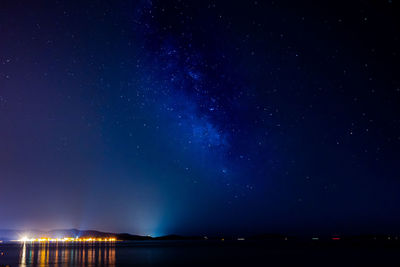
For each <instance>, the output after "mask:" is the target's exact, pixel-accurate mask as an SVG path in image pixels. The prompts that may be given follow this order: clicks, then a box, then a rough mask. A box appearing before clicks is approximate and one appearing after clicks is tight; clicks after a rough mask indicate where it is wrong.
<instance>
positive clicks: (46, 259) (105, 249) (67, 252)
mask: <svg viewBox="0 0 400 267" xmlns="http://www.w3.org/2000/svg"><path fill="white" fill-rule="evenodd" d="M77 265H80V266H82V265H84V266H102V265H105V266H115V244H114V243H106V244H100V245H99V244H90V243H89V244H88V243H77V244H64V243H60V244H59V243H56V244H54V243H39V244H30V243H24V244H23V246H22V248H21V252H20V256H19V266H55V267H64V266H77Z"/></svg>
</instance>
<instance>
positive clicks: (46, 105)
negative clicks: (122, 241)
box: [0, 0, 400, 236]
mask: <svg viewBox="0 0 400 267" xmlns="http://www.w3.org/2000/svg"><path fill="white" fill-rule="evenodd" d="M398 4H399V3H398V2H397V1H396V0H394V1H393V2H392V1H391V0H389V1H367V0H354V1H347V3H341V2H340V1H339V2H338V1H330V0H328V1H322V2H321V1H304V0H301V1H286V0H283V1H278V0H276V1H262V0H257V1H248V0H237V1H224V0H221V1H219V0H215V1H209V0H205V1H188V0H171V1H158V0H154V1H150V0H137V1H43V2H37V1H11V0H10V1H8V0H6V1H1V3H0V36H1V41H0V127H1V131H0V216H1V220H0V228H8V229H32V228H38V229H53V228H72V227H75V228H81V229H98V230H105V231H116V232H130V233H135V234H146V235H147V234H149V235H155V236H157V235H163V234H171V233H176V234H239V233H240V234H254V233H289V234H305V233H313V234H315V233H326V234H328V233H329V234H342V233H353V234H358V233H392V232H393V233H394V232H396V233H399V232H400V228H399V225H400V210H399V203H400V194H399V192H400V191H399V190H400V177H399V173H400V169H399V168H400V110H399V104H400V71H399V69H400V67H399V63H400V61H399V57H400V39H399V38H400V27H399V25H400V23H399V20H400V16H399V15H398V14H399V6H398Z"/></svg>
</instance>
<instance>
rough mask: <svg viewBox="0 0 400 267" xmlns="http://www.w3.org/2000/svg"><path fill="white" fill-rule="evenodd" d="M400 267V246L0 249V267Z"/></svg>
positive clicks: (171, 244)
mask: <svg viewBox="0 0 400 267" xmlns="http://www.w3.org/2000/svg"><path fill="white" fill-rule="evenodd" d="M7 265H9V266H60V267H61V266H400V246H399V244H398V243H363V244H361V243H351V244H350V243H344V242H341V243H339V242H336V243H334V242H326V243H318V242H314V243H313V242H294V241H273V242H247V241H242V242H208V241H193V242H188V241H185V242H177V241H142V242H117V243H114V244H58V245H57V244H45V243H43V244H18V243H0V266H7Z"/></svg>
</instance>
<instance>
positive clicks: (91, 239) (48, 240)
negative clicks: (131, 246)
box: [16, 236, 117, 243]
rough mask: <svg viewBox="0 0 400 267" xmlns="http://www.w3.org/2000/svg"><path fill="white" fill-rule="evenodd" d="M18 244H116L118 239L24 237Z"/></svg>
mask: <svg viewBox="0 0 400 267" xmlns="http://www.w3.org/2000/svg"><path fill="white" fill-rule="evenodd" d="M16 241H18V242H23V243H26V242H115V241H117V239H116V238H115V237H108V238H96V237H84V238H79V237H75V238H73V237H64V238H50V237H40V238H29V237H26V236H24V237H22V238H21V239H18V240H16Z"/></svg>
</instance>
